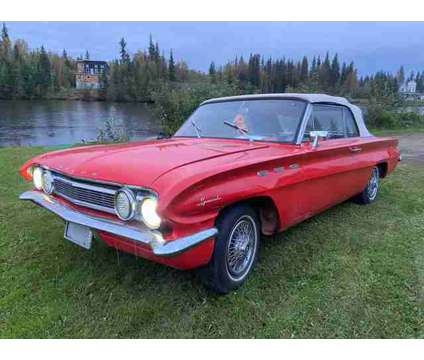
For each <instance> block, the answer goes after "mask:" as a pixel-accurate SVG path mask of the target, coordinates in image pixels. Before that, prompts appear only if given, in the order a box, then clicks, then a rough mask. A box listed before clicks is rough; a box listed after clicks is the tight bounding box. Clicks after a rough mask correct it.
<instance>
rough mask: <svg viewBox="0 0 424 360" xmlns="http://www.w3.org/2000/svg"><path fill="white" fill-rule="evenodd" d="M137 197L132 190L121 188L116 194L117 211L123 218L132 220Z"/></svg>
mask: <svg viewBox="0 0 424 360" xmlns="http://www.w3.org/2000/svg"><path fill="white" fill-rule="evenodd" d="M134 210H135V198H134V195H133V193H132V191H131V190H128V189H121V190H118V192H117V193H116V195H115V212H116V214H117V215H118V217H119V218H120V219H122V220H130V219H131V218H132V217H133V216H134Z"/></svg>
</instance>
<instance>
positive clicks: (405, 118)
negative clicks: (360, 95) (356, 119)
mask: <svg viewBox="0 0 424 360" xmlns="http://www.w3.org/2000/svg"><path fill="white" fill-rule="evenodd" d="M367 110H368V111H367V114H366V115H365V121H366V123H367V125H368V126H369V127H371V128H378V129H399V128H409V127H422V126H424V116H423V115H419V114H417V113H415V112H410V111H401V110H399V109H398V110H394V109H391V110H387V109H386V107H385V106H384V105H382V104H377V103H373V104H370V105H369V107H368V109H367Z"/></svg>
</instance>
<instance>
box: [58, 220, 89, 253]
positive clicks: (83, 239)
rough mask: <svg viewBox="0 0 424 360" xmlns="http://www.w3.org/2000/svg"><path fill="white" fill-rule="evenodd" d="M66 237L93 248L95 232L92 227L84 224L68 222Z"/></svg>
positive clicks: (87, 247) (84, 246)
mask: <svg viewBox="0 0 424 360" xmlns="http://www.w3.org/2000/svg"><path fill="white" fill-rule="evenodd" d="M64 237H65V239H67V240H69V241H72V242H73V243H75V244H77V245H79V246H82V247H83V248H85V249H90V248H91V240H92V239H93V233H92V232H91V230H90V228H89V227H87V226H84V225H80V224H75V223H72V222H67V223H66V225H65V235H64Z"/></svg>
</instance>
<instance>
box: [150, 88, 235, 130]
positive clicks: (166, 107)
mask: <svg viewBox="0 0 424 360" xmlns="http://www.w3.org/2000/svg"><path fill="white" fill-rule="evenodd" d="M237 94H239V90H237V88H236V87H235V86H232V85H228V84H210V83H198V84H190V85H189V86H186V87H175V86H172V85H169V84H161V85H160V86H159V87H158V88H157V89H156V90H154V91H153V94H152V99H153V101H154V107H153V112H154V114H155V116H156V117H157V118H158V119H159V120H160V122H161V126H162V129H163V131H164V132H165V133H168V134H173V133H174V132H175V131H176V130H178V128H179V127H180V126H181V125H182V123H183V122H184V121H185V120H186V119H187V118H188V117H189V116H190V115H191V114H192V112H193V111H194V110H195V109H196V108H197V107H198V106H199V104H200V103H201V102H202V101H205V100H207V99H210V98H214V97H220V96H231V95H237Z"/></svg>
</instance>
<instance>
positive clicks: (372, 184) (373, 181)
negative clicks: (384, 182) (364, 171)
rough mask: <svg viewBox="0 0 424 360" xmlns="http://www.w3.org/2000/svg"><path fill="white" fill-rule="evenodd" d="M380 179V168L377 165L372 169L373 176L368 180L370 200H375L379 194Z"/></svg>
mask: <svg viewBox="0 0 424 360" xmlns="http://www.w3.org/2000/svg"><path fill="white" fill-rule="evenodd" d="M378 179H379V173H378V168H377V167H375V168H374V169H372V174H371V178H370V180H369V181H368V185H367V193H368V197H369V198H370V200H374V199H375V197H376V196H377V192H378Z"/></svg>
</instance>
